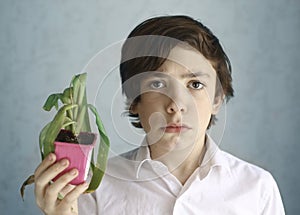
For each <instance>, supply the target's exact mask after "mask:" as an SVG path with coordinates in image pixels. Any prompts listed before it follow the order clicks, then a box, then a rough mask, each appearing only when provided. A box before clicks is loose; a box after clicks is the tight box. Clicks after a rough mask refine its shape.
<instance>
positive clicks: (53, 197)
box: [34, 153, 88, 215]
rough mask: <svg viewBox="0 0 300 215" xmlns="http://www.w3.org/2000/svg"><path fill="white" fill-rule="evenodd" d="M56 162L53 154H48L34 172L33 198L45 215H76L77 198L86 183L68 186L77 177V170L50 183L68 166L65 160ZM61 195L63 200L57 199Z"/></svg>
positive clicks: (86, 186) (84, 188) (85, 187)
mask: <svg viewBox="0 0 300 215" xmlns="http://www.w3.org/2000/svg"><path fill="white" fill-rule="evenodd" d="M55 161H56V156H55V154H53V153H51V154H49V155H48V156H47V157H46V158H45V159H44V160H43V161H42V163H41V164H40V165H39V166H38V168H37V169H36V171H35V174H34V178H35V198H36V203H37V205H38V207H39V208H40V209H41V210H42V211H43V212H44V213H45V214H47V215H52V214H53V215H57V214H60V215H65V214H68V215H69V214H78V209H77V208H78V207H77V202H78V201H77V200H78V197H79V196H80V195H81V194H82V193H83V192H84V191H85V190H86V189H87V188H88V184H87V183H83V184H80V185H78V186H72V185H70V184H69V182H70V181H72V180H73V179H74V178H75V177H76V176H77V175H78V170H77V169H72V170H70V171H69V172H67V173H65V174H64V175H62V176H61V177H59V178H58V179H57V180H56V181H55V182H53V183H50V181H52V180H53V178H55V177H56V176H57V175H58V174H59V173H61V172H62V171H63V170H64V169H66V168H67V167H68V165H69V161H68V160H67V159H62V160H60V161H58V162H55ZM58 195H62V196H63V199H62V200H60V199H58Z"/></svg>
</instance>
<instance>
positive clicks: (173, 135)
mask: <svg viewBox="0 0 300 215" xmlns="http://www.w3.org/2000/svg"><path fill="white" fill-rule="evenodd" d="M215 89H216V71H215V70H214V68H213V67H212V65H211V63H210V62H209V61H208V60H207V59H206V58H205V57H204V56H203V55H202V54H201V53H200V52H198V51H195V50H192V49H186V48H183V47H182V46H176V47H175V48H173V49H172V50H171V52H170V54H169V56H168V59H167V60H166V61H165V63H164V64H163V65H162V67H161V68H159V69H158V71H156V72H154V71H151V72H148V73H147V74H145V77H143V79H142V82H141V99H140V101H139V102H138V103H137V104H136V105H135V106H134V107H133V109H132V111H133V112H134V113H137V114H138V115H139V119H140V122H141V124H142V126H143V129H144V130H145V132H146V133H147V140H148V143H149V144H150V145H152V144H155V145H156V146H158V147H159V149H160V150H161V152H162V154H164V153H167V152H170V151H173V150H177V149H184V148H186V147H189V146H193V144H197V143H199V144H201V143H202V144H203V141H204V137H205V132H206V129H207V126H208V124H209V121H210V117H211V115H212V114H216V113H217V111H218V108H219V107H220V105H221V103H222V99H217V98H215Z"/></svg>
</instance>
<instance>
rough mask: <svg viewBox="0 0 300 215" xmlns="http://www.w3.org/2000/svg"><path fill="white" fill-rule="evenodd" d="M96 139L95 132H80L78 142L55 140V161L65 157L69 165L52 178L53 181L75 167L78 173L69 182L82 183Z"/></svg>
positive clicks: (87, 170)
mask: <svg viewBox="0 0 300 215" xmlns="http://www.w3.org/2000/svg"><path fill="white" fill-rule="evenodd" d="M96 139H97V135H96V134H95V133H89V132H82V133H80V134H79V136H78V140H79V144H76V143H66V142H60V141H55V142H54V145H55V154H56V159H57V161H59V160H61V159H63V158H66V159H68V160H69V166H68V167H67V168H66V169H65V170H64V171H63V172H62V173H60V174H59V175H58V176H57V177H56V178H54V181H55V180H56V179H57V178H59V177H60V176H61V175H63V174H65V173H66V172H68V171H70V170H71V169H73V168H76V169H77V170H78V171H79V174H78V176H77V177H76V178H75V179H73V180H72V181H71V182H70V184H73V185H78V184H81V183H83V182H84V181H85V180H86V179H87V175H88V172H89V168H90V161H91V155H92V150H93V148H94V146H95V144H96Z"/></svg>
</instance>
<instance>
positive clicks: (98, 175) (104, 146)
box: [86, 104, 110, 193]
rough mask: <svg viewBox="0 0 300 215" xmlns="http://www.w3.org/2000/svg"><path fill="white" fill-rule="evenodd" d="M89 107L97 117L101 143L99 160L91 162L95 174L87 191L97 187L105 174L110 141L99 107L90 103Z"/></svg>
mask: <svg viewBox="0 0 300 215" xmlns="http://www.w3.org/2000/svg"><path fill="white" fill-rule="evenodd" d="M88 107H89V109H90V110H91V111H92V113H93V114H94V115H95V117H96V124H97V127H98V131H99V134H100V144H99V148H98V154H97V161H96V163H95V164H94V163H92V162H91V169H92V172H93V176H92V179H91V182H90V185H89V187H88V189H87V190H86V193H91V192H94V191H95V190H96V189H97V187H98V186H99V184H100V183H101V181H102V178H103V176H104V172H105V170H106V165H107V158H108V152H109V147H110V142H109V138H108V136H107V134H106V131H105V128H104V125H103V123H102V120H101V118H100V116H99V114H98V112H97V109H96V108H95V107H94V106H93V105H91V104H89V105H88Z"/></svg>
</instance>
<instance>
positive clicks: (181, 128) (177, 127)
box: [162, 123, 191, 133]
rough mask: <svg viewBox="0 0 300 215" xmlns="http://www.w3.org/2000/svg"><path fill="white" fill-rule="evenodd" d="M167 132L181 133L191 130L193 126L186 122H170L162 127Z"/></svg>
mask: <svg viewBox="0 0 300 215" xmlns="http://www.w3.org/2000/svg"><path fill="white" fill-rule="evenodd" d="M162 129H163V130H164V132H165V133H181V132H185V131H188V130H190V129H191V128H190V127H189V126H188V125H185V124H178V123H169V124H167V125H166V126H164V127H162Z"/></svg>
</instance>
